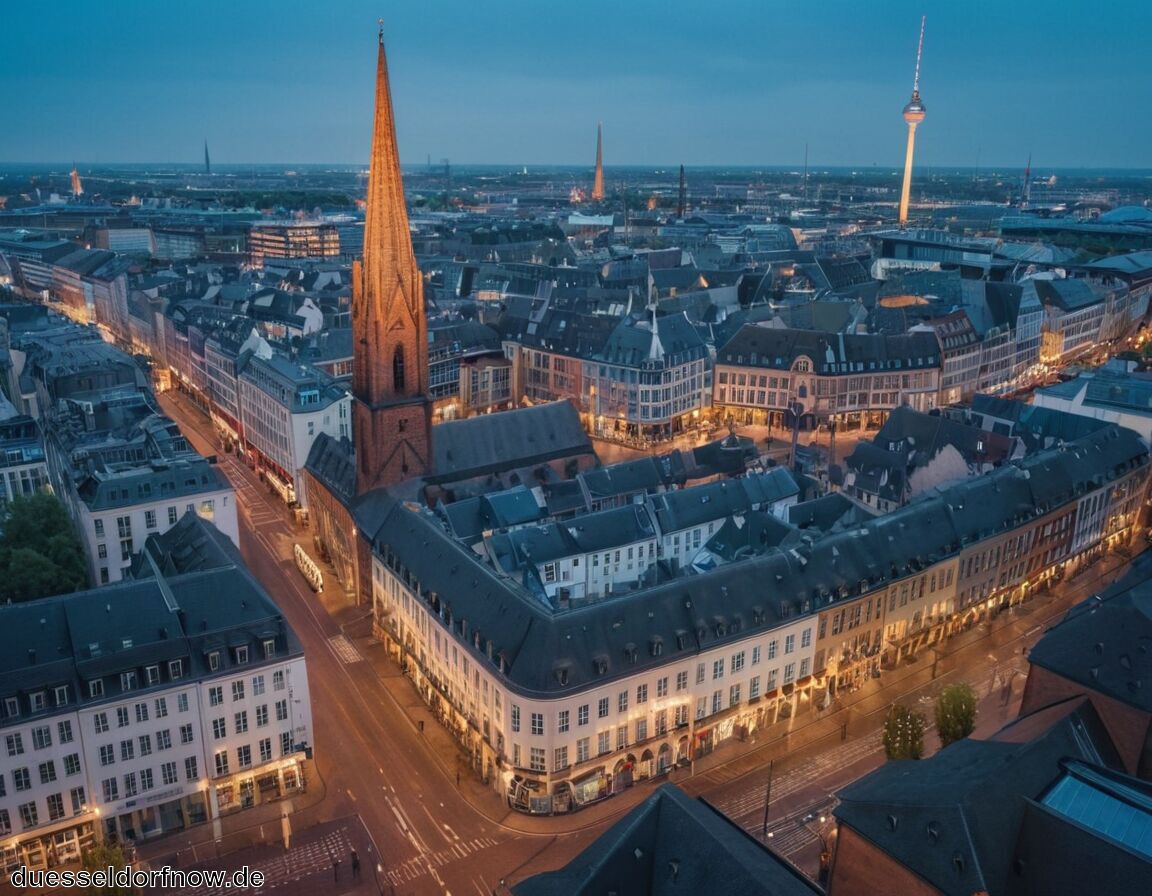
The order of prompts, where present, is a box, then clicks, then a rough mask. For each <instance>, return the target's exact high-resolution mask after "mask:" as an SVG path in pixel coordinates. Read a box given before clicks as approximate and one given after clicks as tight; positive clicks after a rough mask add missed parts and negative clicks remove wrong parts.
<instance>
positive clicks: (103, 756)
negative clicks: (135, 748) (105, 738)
mask: <svg viewBox="0 0 1152 896" xmlns="http://www.w3.org/2000/svg"><path fill="white" fill-rule="evenodd" d="M115 762H116V747H115V746H114V745H113V744H104V745H102V746H101V747H100V764H101V765H113V764H115Z"/></svg>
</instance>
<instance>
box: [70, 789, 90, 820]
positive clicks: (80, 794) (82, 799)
mask: <svg viewBox="0 0 1152 896" xmlns="http://www.w3.org/2000/svg"><path fill="white" fill-rule="evenodd" d="M68 795H69V796H70V797H71V798H72V814H73V815H76V814H77V813H79V812H83V811H84V810H85V809H87V808H88V797H87V795H86V794H85V793H84V788H83V787H73V788H72V789H71V790H69V791H68Z"/></svg>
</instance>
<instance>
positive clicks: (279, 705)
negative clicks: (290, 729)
mask: <svg viewBox="0 0 1152 896" xmlns="http://www.w3.org/2000/svg"><path fill="white" fill-rule="evenodd" d="M276 721H277V722H286V721H288V701H287V700H277V701H276Z"/></svg>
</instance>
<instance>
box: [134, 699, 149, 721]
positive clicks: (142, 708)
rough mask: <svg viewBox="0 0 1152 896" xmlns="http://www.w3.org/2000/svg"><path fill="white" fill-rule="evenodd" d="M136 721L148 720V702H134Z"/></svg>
mask: <svg viewBox="0 0 1152 896" xmlns="http://www.w3.org/2000/svg"><path fill="white" fill-rule="evenodd" d="M136 721H137V722H147V721H148V704H147V703H137V704H136Z"/></svg>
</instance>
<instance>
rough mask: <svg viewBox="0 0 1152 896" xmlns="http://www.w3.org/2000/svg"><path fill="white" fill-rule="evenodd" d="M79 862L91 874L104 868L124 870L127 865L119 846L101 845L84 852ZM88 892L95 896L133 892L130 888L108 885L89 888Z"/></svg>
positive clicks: (126, 859)
mask: <svg viewBox="0 0 1152 896" xmlns="http://www.w3.org/2000/svg"><path fill="white" fill-rule="evenodd" d="M81 862H82V864H83V866H84V870H85V871H88V872H92V871H102V870H104V869H105V868H116V869H120V868H125V867H127V865H128V858H127V856H125V855H124V850H123V849H122V848H121V847H120V846H117V845H112V844H106V843H101V844H97V845H96V846H93V847H92V848H91V849H89V850H86V851H85V852H84V855H83V856H82V857H81ZM88 892H89V893H90V894H93V896H95V894H97V893H132V892H134V890H133V888H132V887H121V886H117V885H116V884H114V883H109V884H108V885H107V886H103V887H97V886H89V887H88Z"/></svg>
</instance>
